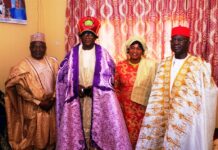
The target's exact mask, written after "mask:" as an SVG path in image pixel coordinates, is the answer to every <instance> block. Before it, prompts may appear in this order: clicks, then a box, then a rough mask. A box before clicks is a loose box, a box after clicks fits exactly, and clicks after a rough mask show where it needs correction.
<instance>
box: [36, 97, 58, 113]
mask: <svg viewBox="0 0 218 150" xmlns="http://www.w3.org/2000/svg"><path fill="white" fill-rule="evenodd" d="M54 103H55V98H53V97H52V98H49V99H45V100H43V101H41V102H40V104H39V107H40V108H41V109H43V110H45V111H49V110H50V109H51V108H52V106H53V104H54Z"/></svg>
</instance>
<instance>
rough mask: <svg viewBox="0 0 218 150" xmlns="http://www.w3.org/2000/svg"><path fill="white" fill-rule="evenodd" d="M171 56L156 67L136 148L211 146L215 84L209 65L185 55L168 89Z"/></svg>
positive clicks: (194, 149)
mask: <svg viewBox="0 0 218 150" xmlns="http://www.w3.org/2000/svg"><path fill="white" fill-rule="evenodd" d="M172 58H173V57H168V58H166V60H165V61H163V62H162V63H161V64H160V66H159V68H158V71H157V74H156V77H155V81H154V84H153V87H152V92H151V95H150V98H149V102H148V106H147V109H146V113H145V117H144V119H143V123H142V127H141V130H140V134H139V139H138V142H137V146H136V149H138V150H142V149H155V150H157V149H173V150H176V149H182V150H209V149H212V142H213V133H214V129H215V120H216V103H217V87H216V85H215V84H214V82H213V79H212V78H211V72H210V67H209V66H208V64H206V63H205V62H204V61H202V59H201V58H198V57H194V56H191V55H189V56H188V58H187V59H186V60H185V62H184V63H183V64H182V66H181V68H180V70H179V71H178V73H177V75H176V77H175V80H174V82H173V84H172V90H171V91H170V77H171V65H172Z"/></svg>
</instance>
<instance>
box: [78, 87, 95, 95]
mask: <svg viewBox="0 0 218 150" xmlns="http://www.w3.org/2000/svg"><path fill="white" fill-rule="evenodd" d="M92 95H93V94H92V86H88V87H84V86H82V85H79V97H80V98H84V97H85V96H88V97H91V98H92Z"/></svg>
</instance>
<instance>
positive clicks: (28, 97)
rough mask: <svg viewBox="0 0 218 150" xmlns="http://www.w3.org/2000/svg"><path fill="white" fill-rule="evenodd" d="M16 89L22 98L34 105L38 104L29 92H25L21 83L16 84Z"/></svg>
mask: <svg viewBox="0 0 218 150" xmlns="http://www.w3.org/2000/svg"><path fill="white" fill-rule="evenodd" d="M16 89H17V93H18V95H20V96H21V97H22V98H23V99H24V100H26V101H29V102H33V103H35V104H36V105H39V104H40V101H39V100H37V99H35V98H33V96H32V95H31V94H30V93H29V92H27V91H26V90H25V89H24V88H23V87H22V86H21V85H17V86H16Z"/></svg>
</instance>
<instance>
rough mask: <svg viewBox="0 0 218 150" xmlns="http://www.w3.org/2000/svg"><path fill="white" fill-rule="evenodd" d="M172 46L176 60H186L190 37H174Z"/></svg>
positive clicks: (171, 42)
mask: <svg viewBox="0 0 218 150" xmlns="http://www.w3.org/2000/svg"><path fill="white" fill-rule="evenodd" d="M170 44H171V49H172V51H173V52H174V53H175V57H176V58H184V57H186V56H187V54H188V48H189V44H190V41H189V38H188V37H185V36H181V35H175V36H173V37H172V39H171V41H170Z"/></svg>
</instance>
